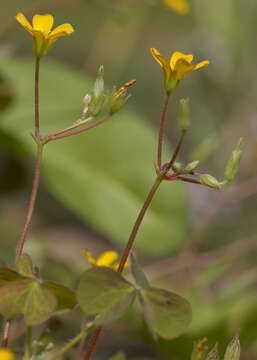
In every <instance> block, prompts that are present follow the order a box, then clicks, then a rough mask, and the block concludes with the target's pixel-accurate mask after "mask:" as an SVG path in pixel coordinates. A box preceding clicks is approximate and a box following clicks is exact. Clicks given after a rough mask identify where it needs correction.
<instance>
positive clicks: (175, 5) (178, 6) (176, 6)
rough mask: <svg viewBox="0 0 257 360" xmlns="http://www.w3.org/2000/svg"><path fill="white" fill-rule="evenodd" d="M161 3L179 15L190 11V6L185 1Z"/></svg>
mask: <svg viewBox="0 0 257 360" xmlns="http://www.w3.org/2000/svg"><path fill="white" fill-rule="evenodd" d="M163 3H164V4H165V5H166V6H167V7H168V8H170V9H172V10H173V11H175V12H176V13H178V14H179V15H186V14H188V12H189V11H190V4H189V2H188V1H187V0H163Z"/></svg>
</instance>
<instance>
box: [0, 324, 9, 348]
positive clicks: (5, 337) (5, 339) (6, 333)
mask: <svg viewBox="0 0 257 360" xmlns="http://www.w3.org/2000/svg"><path fill="white" fill-rule="evenodd" d="M10 328H11V321H10V320H7V321H6V323H5V327H4V335H3V339H2V345H1V346H2V347H3V348H6V347H7V346H8V340H9V333H10Z"/></svg>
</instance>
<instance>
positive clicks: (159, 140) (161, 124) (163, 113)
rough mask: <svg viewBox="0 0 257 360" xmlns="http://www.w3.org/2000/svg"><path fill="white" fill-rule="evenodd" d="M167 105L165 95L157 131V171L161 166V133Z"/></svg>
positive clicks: (167, 100) (167, 99)
mask: <svg viewBox="0 0 257 360" xmlns="http://www.w3.org/2000/svg"><path fill="white" fill-rule="evenodd" d="M168 103H169V96H168V95H167V96H166V98H165V102H164V106H163V110H162V116H161V123H160V129H159V138H158V153H157V166H158V168H159V169H160V168H161V166H162V147H163V132H164V123H165V118H166V112H167V108H168Z"/></svg>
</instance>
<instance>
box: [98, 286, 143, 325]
mask: <svg viewBox="0 0 257 360" xmlns="http://www.w3.org/2000/svg"><path fill="white" fill-rule="evenodd" d="M136 293H137V291H136V290H134V291H133V292H131V293H130V294H127V295H124V296H123V297H122V298H121V299H120V300H119V301H118V302H116V303H115V304H114V305H113V306H111V307H110V308H109V309H107V310H106V311H104V312H103V313H101V314H99V315H98V316H97V317H96V319H95V323H96V324H97V325H102V324H107V323H111V322H114V321H116V320H118V319H119V318H120V317H121V316H122V315H123V314H125V313H126V312H127V311H128V310H129V308H130V307H131V306H132V304H133V302H134V300H135V297H136Z"/></svg>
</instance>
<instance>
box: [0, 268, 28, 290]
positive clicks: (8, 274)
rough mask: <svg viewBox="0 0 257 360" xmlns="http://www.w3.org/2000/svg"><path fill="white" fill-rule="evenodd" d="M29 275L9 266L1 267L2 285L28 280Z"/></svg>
mask: <svg viewBox="0 0 257 360" xmlns="http://www.w3.org/2000/svg"><path fill="white" fill-rule="evenodd" d="M28 280H30V279H29V278H27V277H24V276H22V275H20V274H19V273H17V272H16V271H14V270H11V269H8V268H0V286H3V285H7V284H9V283H12V282H20V281H28Z"/></svg>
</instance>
